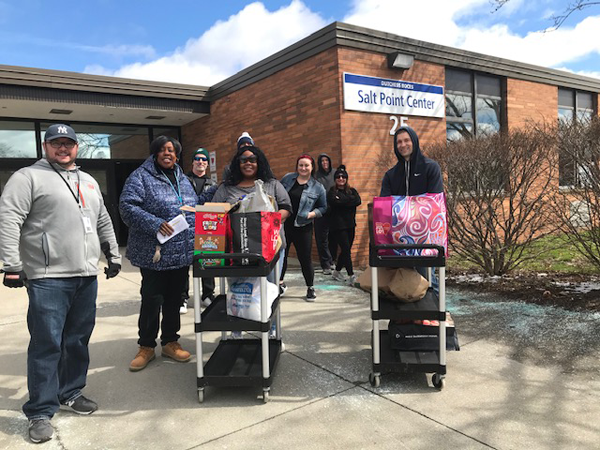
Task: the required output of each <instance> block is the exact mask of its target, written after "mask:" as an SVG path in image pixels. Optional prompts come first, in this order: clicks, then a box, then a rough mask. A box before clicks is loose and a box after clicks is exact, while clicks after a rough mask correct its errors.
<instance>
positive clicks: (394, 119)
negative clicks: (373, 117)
mask: <svg viewBox="0 0 600 450" xmlns="http://www.w3.org/2000/svg"><path fill="white" fill-rule="evenodd" d="M390 120H391V121H393V122H394V124H393V125H392V129H391V130H390V134H391V135H392V136H393V135H394V134H396V130H397V129H398V123H399V124H400V126H401V127H403V126H404V125H406V122H407V121H408V117H404V116H400V120H398V117H397V116H390Z"/></svg>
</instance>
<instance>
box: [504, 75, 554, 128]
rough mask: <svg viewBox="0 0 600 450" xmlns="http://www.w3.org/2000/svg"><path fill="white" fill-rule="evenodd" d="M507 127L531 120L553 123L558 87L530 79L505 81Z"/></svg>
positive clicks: (518, 125)
mask: <svg viewBox="0 0 600 450" xmlns="http://www.w3.org/2000/svg"><path fill="white" fill-rule="evenodd" d="M506 104H507V116H508V127H509V129H510V128H518V127H523V126H526V125H527V124H529V123H531V122H546V123H550V124H555V123H556V121H557V120H558V88H557V87H556V86H550V85H548V84H541V83H534V82H532V81H523V80H514V79H510V78H509V79H508V80H507V81H506Z"/></svg>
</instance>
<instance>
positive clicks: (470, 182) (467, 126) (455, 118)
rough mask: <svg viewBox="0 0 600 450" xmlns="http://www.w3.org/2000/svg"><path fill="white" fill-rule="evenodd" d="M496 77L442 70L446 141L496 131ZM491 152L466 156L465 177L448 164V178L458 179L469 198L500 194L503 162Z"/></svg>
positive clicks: (499, 99) (499, 107)
mask: <svg viewBox="0 0 600 450" xmlns="http://www.w3.org/2000/svg"><path fill="white" fill-rule="evenodd" d="M501 81H502V80H501V78H500V77H495V76H491V75H485V74H481V73H475V72H468V71H464V70H457V69H451V68H446V140H447V142H453V141H457V140H460V139H463V138H469V137H474V136H487V135H492V134H495V133H497V132H498V131H500V118H501V117H502V115H501V111H502V83H501ZM495 156H497V154H496V153H495V152H491V153H490V152H481V153H479V154H478V155H471V156H470V159H469V161H470V166H469V171H470V172H469V176H463V175H462V174H461V173H460V171H461V170H462V169H461V168H458V167H454V168H453V167H452V164H451V163H449V166H448V177H449V178H451V177H452V178H455V182H456V180H460V182H461V183H463V185H462V186H461V187H460V189H461V190H462V191H463V192H469V193H470V194H471V195H473V196H476V195H480V194H481V192H486V191H490V190H493V191H502V189H503V187H504V183H505V179H506V175H507V170H506V169H507V168H506V165H505V163H504V161H501V160H499V159H498V160H497V159H494V157H495Z"/></svg>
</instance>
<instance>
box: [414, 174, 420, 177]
mask: <svg viewBox="0 0 600 450" xmlns="http://www.w3.org/2000/svg"><path fill="white" fill-rule="evenodd" d="M413 175H414V176H415V177H418V176H419V175H421V174H420V173H415V174H413Z"/></svg>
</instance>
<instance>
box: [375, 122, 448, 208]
mask: <svg viewBox="0 0 600 450" xmlns="http://www.w3.org/2000/svg"><path fill="white" fill-rule="evenodd" d="M394 153H395V154H396V157H397V158H398V164H396V165H395V166H394V167H392V168H391V169H390V170H388V171H387V172H386V173H385V175H384V176H383V180H382V182H381V192H380V193H379V196H380V197H388V196H390V195H419V194H426V193H431V194H437V193H439V192H443V190H444V185H443V183H442V172H441V170H440V166H439V164H438V163H437V162H435V161H434V160H433V159H429V158H427V157H425V156H424V155H423V153H421V147H420V146H419V137H418V136H417V133H416V132H415V130H413V129H412V128H411V127H408V126H402V127H400V128H398V131H396V134H395V135H394Z"/></svg>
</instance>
